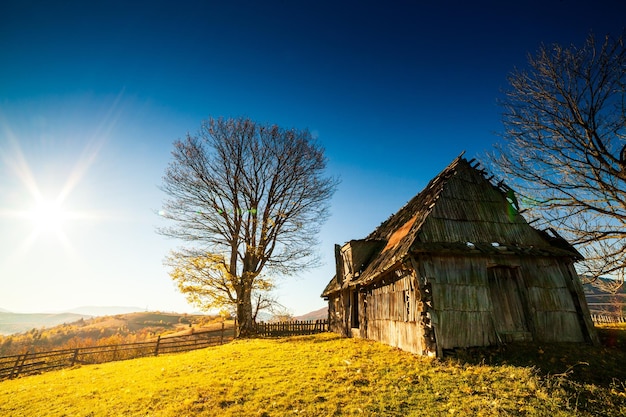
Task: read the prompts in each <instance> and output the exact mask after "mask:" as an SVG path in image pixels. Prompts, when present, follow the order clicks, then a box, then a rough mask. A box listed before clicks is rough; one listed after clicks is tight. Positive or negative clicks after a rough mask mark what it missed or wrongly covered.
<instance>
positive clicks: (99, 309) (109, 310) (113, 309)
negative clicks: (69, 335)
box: [64, 306, 145, 317]
mask: <svg viewBox="0 0 626 417" xmlns="http://www.w3.org/2000/svg"><path fill="white" fill-rule="evenodd" d="M142 311H145V309H144V308H140V307H123V306H82V307H76V308H73V309H71V310H66V311H64V313H74V314H84V315H88V316H93V317H100V316H115V315H118V314H128V313H139V312H142Z"/></svg>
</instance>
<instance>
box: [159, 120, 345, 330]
mask: <svg viewBox="0 0 626 417" xmlns="http://www.w3.org/2000/svg"><path fill="white" fill-rule="evenodd" d="M172 155H173V157H174V159H173V161H172V162H171V163H170V164H169V166H168V168H167V170H166V172H165V175H164V177H163V185H162V187H161V188H162V190H163V191H164V192H165V193H166V194H167V195H168V197H169V198H168V199H167V200H166V201H165V203H164V207H163V211H162V213H163V215H164V217H166V218H167V219H170V220H171V221H172V222H173V225H172V226H170V227H165V228H162V229H160V230H159V232H160V233H161V234H163V235H166V236H169V237H174V238H178V239H181V240H183V241H186V242H188V244H189V245H190V247H188V248H186V249H185V250H182V251H177V252H173V253H172V255H171V256H170V257H169V258H168V261H167V263H169V264H170V265H171V266H172V267H173V268H172V271H171V275H172V277H173V279H174V280H176V281H177V283H178V284H179V287H180V288H181V289H182V290H183V292H185V293H187V295H188V297H189V298H190V299H191V300H192V301H194V302H195V303H196V304H198V305H200V306H202V307H217V306H219V305H228V304H233V305H235V306H236V316H237V320H238V334H239V335H240V336H242V337H245V336H248V335H249V334H250V333H251V332H252V330H253V325H254V319H255V317H256V312H258V310H259V309H260V308H263V307H268V306H269V305H270V304H272V302H271V301H272V300H271V299H269V298H267V297H265V296H264V295H263V293H264V292H267V291H268V290H270V289H271V288H272V285H273V277H277V276H287V275H292V274H294V273H298V272H300V271H302V270H303V269H306V268H309V267H312V266H314V265H316V264H317V261H318V258H317V256H316V255H315V251H314V247H315V246H316V244H317V240H316V237H317V235H318V233H319V230H320V227H321V225H322V223H323V222H324V221H325V220H326V218H327V217H328V204H329V200H330V198H331V197H332V195H333V193H334V191H335V188H336V185H337V180H336V179H334V178H331V177H326V176H324V170H325V168H326V160H325V157H324V151H323V149H322V148H321V147H320V146H319V145H318V144H317V143H316V141H315V140H314V138H313V137H312V136H311V134H310V133H309V132H308V131H306V130H305V131H298V130H295V129H282V128H280V127H278V126H275V125H262V124H258V123H255V122H254V121H252V120H249V119H245V118H239V119H222V118H219V119H214V118H210V119H209V120H208V121H206V122H205V123H203V125H202V127H201V129H200V131H199V133H198V134H197V135H195V136H191V135H188V136H187V138H186V140H184V141H180V140H179V141H177V142H175V144H174V151H173V152H172ZM253 302H254V306H253ZM255 311H256V312H255Z"/></svg>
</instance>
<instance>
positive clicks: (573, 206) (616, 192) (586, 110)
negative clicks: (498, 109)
mask: <svg viewBox="0 0 626 417" xmlns="http://www.w3.org/2000/svg"><path fill="white" fill-rule="evenodd" d="M509 82H510V88H509V90H508V91H507V92H506V93H507V96H506V98H505V100H504V101H503V105H504V115H503V121H504V127H505V132H504V138H505V143H504V145H503V146H499V147H497V149H496V151H495V152H494V154H492V155H491V160H492V162H493V163H494V165H495V166H496V167H497V168H496V170H497V171H499V172H500V173H501V174H503V175H504V177H505V179H506V180H507V181H508V182H509V183H510V185H513V186H514V187H515V188H516V189H517V191H518V192H519V193H520V194H521V195H522V197H521V198H519V199H518V200H519V201H520V203H522V205H523V206H525V207H526V209H527V210H529V212H530V214H531V215H532V216H534V215H539V216H540V218H542V219H544V220H540V222H544V225H545V226H548V225H549V226H551V227H553V228H555V229H557V230H558V231H559V232H560V233H561V234H562V235H563V236H564V237H566V238H567V239H569V240H570V241H572V243H574V244H575V245H577V246H578V249H579V251H580V252H581V253H582V254H583V255H584V256H585V257H586V262H585V263H583V264H582V266H583V271H581V272H582V273H583V274H585V275H591V276H592V277H598V276H600V275H603V274H608V275H611V276H616V277H620V278H621V279H622V280H623V276H624V270H625V268H626V227H625V226H626V136H625V134H626V94H625V92H626V49H625V48H624V41H623V35H622V36H620V37H618V38H614V37H612V36H610V35H608V36H606V37H605V38H603V39H602V40H601V41H597V40H596V39H595V37H594V36H593V34H590V35H589V37H588V38H587V40H586V41H585V43H584V44H583V45H582V46H581V47H577V46H573V45H572V46H569V47H566V48H564V47H562V46H560V45H556V44H555V45H551V46H542V47H541V48H540V49H539V50H538V52H537V53H536V54H535V55H530V56H529V66H528V69H524V70H516V71H515V72H513V73H512V74H511V75H510V77H509Z"/></svg>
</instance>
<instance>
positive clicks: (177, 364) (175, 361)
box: [0, 333, 626, 417]
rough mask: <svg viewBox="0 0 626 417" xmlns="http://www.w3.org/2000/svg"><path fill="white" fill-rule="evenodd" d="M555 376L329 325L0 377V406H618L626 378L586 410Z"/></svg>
mask: <svg viewBox="0 0 626 417" xmlns="http://www.w3.org/2000/svg"><path fill="white" fill-rule="evenodd" d="M562 382H563V379H562V378H549V377H545V376H540V375H539V374H538V373H536V372H535V371H534V370H533V368H529V367H523V366H513V365H506V364H500V365H484V364H480V363H479V364H467V363H463V364H462V363H460V362H458V361H456V360H446V361H436V360H430V359H425V358H420V357H417V356H414V355H411V354H409V353H406V352H402V351H400V350H397V349H394V348H391V347H388V346H385V345H383V344H380V343H377V342H371V341H367V340H361V339H343V338H340V337H338V336H337V335H334V334H329V333H326V334H320V335H314V336H299V337H291V338H285V339H253V340H238V341H235V342H233V343H230V344H227V345H223V346H219V347H215V348H209V349H204V350H199V351H193V352H188V353H184V354H174V355H165V356H160V357H151V358H142V359H136V360H132V361H122V362H113V363H108V364H101V365H91V366H83V367H77V368H74V369H67V370H61V371H55V372H49V373H45V374H42V375H37V376H32V377H25V378H20V379H16V380H10V381H4V382H0V415H2V416H177V417H182V416H265V417H268V416H287V415H289V416H296V415H297V416H344V415H346V416H347V415H362V416H441V415H445V416H452V415H460V416H469V415H475V416H506V415H514V416H518V415H519V416H575V415H576V416H578V415H583V416H585V415H611V416H619V415H626V390H624V387H623V386H622V388H621V389H620V388H619V386H618V385H612V386H611V387H608V386H607V387H599V386H598V387H596V386H592V387H591V388H589V389H587V391H590V392H593V394H592V395H595V396H597V398H596V399H597V401H596V408H597V407H599V406H602V405H603V404H604V405H606V404H609V405H611V407H609V408H602V409H601V410H602V411H601V412H600V414H598V413H593V414H592V413H589V412H585V411H584V410H581V409H580V408H578V409H577V407H578V405H577V398H576V395H573V393H572V392H570V391H568V389H567V387H566V386H565V385H564V384H563V383H562ZM594 398H595V397H594Z"/></svg>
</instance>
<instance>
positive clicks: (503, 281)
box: [322, 155, 598, 357]
mask: <svg viewBox="0 0 626 417" xmlns="http://www.w3.org/2000/svg"><path fill="white" fill-rule="evenodd" d="M518 210H519V207H518V205H517V201H516V199H515V195H514V193H513V191H512V190H511V189H510V188H508V187H507V186H505V185H503V184H502V183H498V184H494V183H492V181H491V180H490V179H488V178H486V173H485V171H484V170H482V169H480V168H479V164H478V163H475V162H473V160H472V161H467V160H465V159H464V158H463V157H462V155H461V156H459V157H458V158H457V159H455V160H454V161H453V162H452V163H451V164H450V165H449V166H448V167H447V168H446V169H444V170H443V171H442V172H441V173H440V174H439V175H437V176H436V177H435V178H434V179H433V180H432V181H431V182H430V183H429V184H428V185H427V186H426V188H425V189H424V190H423V191H422V192H420V193H419V194H418V195H416V196H415V197H413V199H411V200H410V201H409V202H408V203H407V204H406V205H405V206H404V207H402V208H401V209H400V211H398V212H397V213H396V214H394V215H392V216H391V217H390V218H389V219H387V220H386V221H385V222H383V223H382V224H381V225H380V226H379V227H378V228H377V229H376V230H374V231H373V232H372V233H371V234H370V235H369V236H367V237H366V238H365V239H362V240H351V241H350V242H348V243H346V244H345V245H343V246H342V247H340V246H339V245H336V246H335V259H336V270H337V273H336V275H335V277H333V279H332V280H331V281H330V282H329V284H328V285H327V286H326V288H325V289H324V292H323V293H322V297H324V298H325V299H327V300H328V306H329V319H330V329H331V330H332V331H335V332H337V333H340V334H342V335H345V336H347V337H361V338H367V339H373V340H378V341H381V342H383V343H386V344H389V345H392V346H396V347H399V348H401V349H404V350H407V351H410V352H413V353H417V354H422V355H431V356H432V355H436V356H439V357H441V356H442V355H443V352H444V350H447V349H454V348H458V347H470V346H487V345H494V344H500V343H506V342H513V341H541V342H589V343H594V344H595V343H598V339H597V335H596V333H595V330H594V326H593V323H592V321H591V318H590V316H589V309H588V306H587V302H586V300H585V297H584V294H583V289H582V285H581V283H580V279H579V277H578V274H577V273H576V271H575V269H574V262H575V261H577V260H581V259H582V256H581V255H580V254H579V253H578V252H577V251H576V250H575V249H574V248H573V247H572V246H571V245H570V244H569V243H567V242H566V241H565V240H564V239H563V238H561V237H560V236H559V235H558V234H557V233H556V232H554V231H552V230H550V231H540V230H537V229H535V228H533V227H532V226H530V225H529V224H528V223H527V222H526V221H525V220H524V218H523V217H522V216H521V215H520V214H519V212H518Z"/></svg>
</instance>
